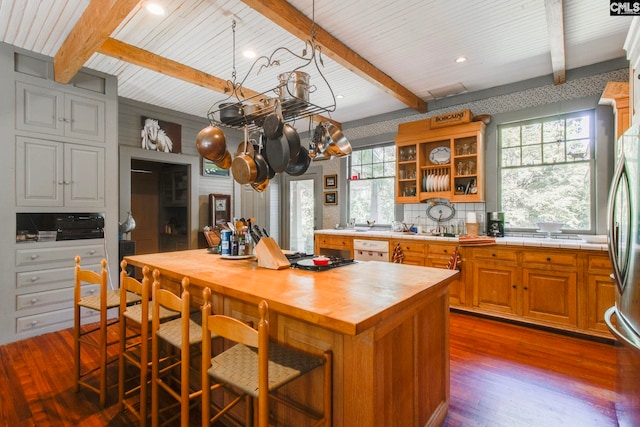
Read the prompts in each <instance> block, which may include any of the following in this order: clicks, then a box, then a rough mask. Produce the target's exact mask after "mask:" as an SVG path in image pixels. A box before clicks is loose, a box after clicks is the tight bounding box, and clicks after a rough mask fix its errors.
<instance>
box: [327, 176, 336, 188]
mask: <svg viewBox="0 0 640 427" xmlns="http://www.w3.org/2000/svg"><path fill="white" fill-rule="evenodd" d="M324 188H338V175H325V176H324Z"/></svg>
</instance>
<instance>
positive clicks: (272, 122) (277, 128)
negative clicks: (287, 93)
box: [262, 100, 284, 139]
mask: <svg viewBox="0 0 640 427" xmlns="http://www.w3.org/2000/svg"><path fill="white" fill-rule="evenodd" d="M283 126H284V120H283V118H282V110H281V108H280V102H279V101H278V100H276V101H275V107H274V110H273V111H272V112H271V113H269V114H267V116H266V117H265V118H264V123H262V129H263V130H264V134H265V135H267V138H269V139H278V138H280V137H281V136H282V127H283Z"/></svg>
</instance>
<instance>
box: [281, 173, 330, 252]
mask: <svg viewBox="0 0 640 427" xmlns="http://www.w3.org/2000/svg"><path fill="white" fill-rule="evenodd" d="M320 175H321V174H320V173H319V172H318V171H307V173H305V174H304V175H302V176H297V177H294V176H289V175H286V178H285V191H286V194H285V195H284V196H285V198H286V199H285V200H286V201H287V202H288V203H285V206H287V209H286V211H285V212H284V215H285V220H284V224H285V226H284V230H283V236H284V237H285V239H283V240H284V241H285V242H287V243H288V249H289V250H292V251H296V252H305V253H309V254H312V253H313V248H314V246H313V232H314V230H315V229H316V228H317V221H318V219H320V217H321V212H322V211H321V208H322V204H321V200H320V197H321V196H322V187H321V185H322V184H321V180H320Z"/></svg>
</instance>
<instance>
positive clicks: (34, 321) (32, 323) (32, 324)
mask: <svg viewBox="0 0 640 427" xmlns="http://www.w3.org/2000/svg"><path fill="white" fill-rule="evenodd" d="M37 324H38V321H37V320H32V321H31V327H32V328H33V327H35V326H36V325H37Z"/></svg>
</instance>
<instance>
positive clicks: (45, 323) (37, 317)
mask: <svg viewBox="0 0 640 427" xmlns="http://www.w3.org/2000/svg"><path fill="white" fill-rule="evenodd" d="M64 323H67V324H69V325H73V307H71V308H65V309H63V310H56V311H50V312H48V313H42V314H34V315H33V316H24V317H18V318H17V319H16V333H18V334H21V333H26V332H31V331H38V330H41V329H51V328H53V327H55V326H58V328H57V329H62V327H63V325H62V324H64ZM65 326H66V325H65Z"/></svg>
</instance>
